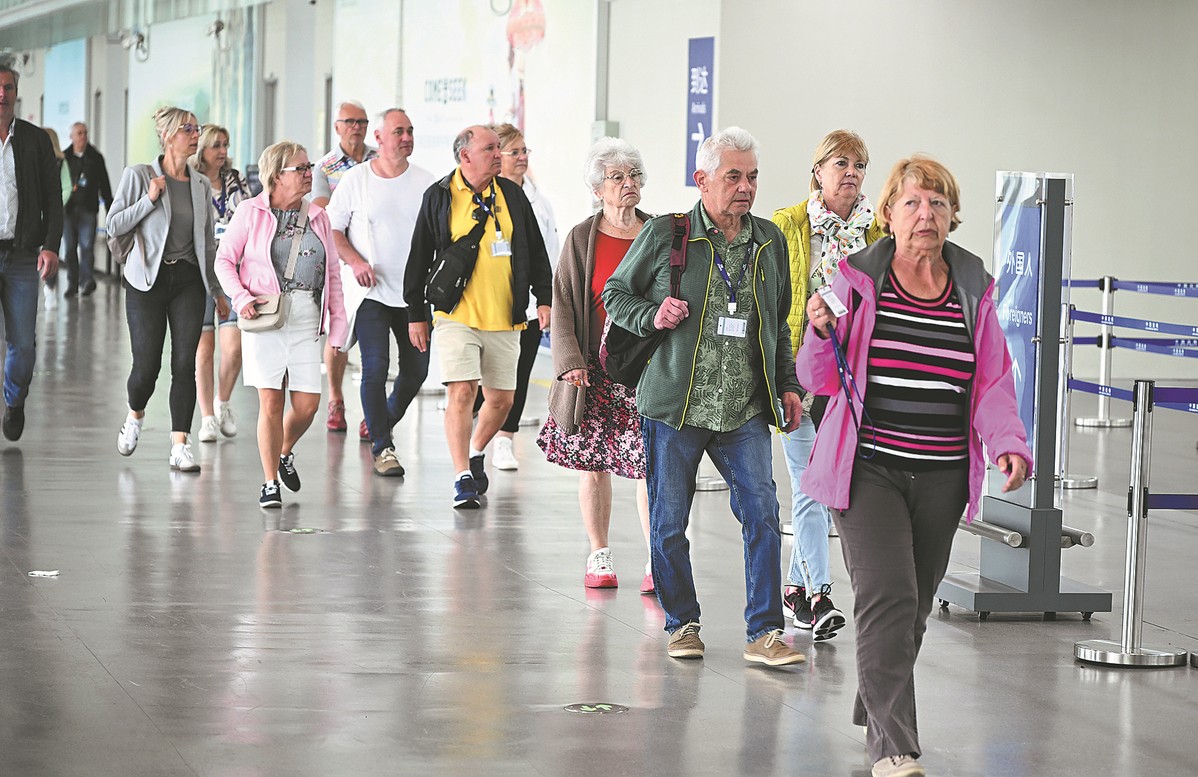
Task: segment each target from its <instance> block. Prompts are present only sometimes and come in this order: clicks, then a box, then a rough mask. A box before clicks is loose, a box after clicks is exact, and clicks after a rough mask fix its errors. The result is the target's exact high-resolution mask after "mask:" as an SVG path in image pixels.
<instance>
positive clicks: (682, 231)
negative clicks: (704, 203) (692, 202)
mask: <svg viewBox="0 0 1198 777" xmlns="http://www.w3.org/2000/svg"><path fill="white" fill-rule="evenodd" d="M690 231H691V217H690V215H689V214H686V213H675V214H674V239H673V241H672V242H671V243H670V296H671V297H673V298H674V299H681V298H682V273H683V272H684V271H685V270H686V238H687V235H689V234H690Z"/></svg>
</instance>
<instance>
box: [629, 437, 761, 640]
mask: <svg viewBox="0 0 1198 777" xmlns="http://www.w3.org/2000/svg"><path fill="white" fill-rule="evenodd" d="M765 418H766V417H765V415H764V414H761V415H758V416H756V417H754V418H752V419H750V420H749V421H747V422H746V423H745V424H744V425H743V426H741V427H740V428H739V429H736V430H734V431H731V432H713V431H711V430H710V429H700V428H698V427H694V426H683V427H682V428H681V429H675V428H674V427H672V426H670V425H669V424H667V423H663V422H661V421H654V420H653V419H651V418H644V417H642V418H641V434H642V436H643V437H644V440H645V459H646V463H647V468H648V485H649V543H650V545H651V546H652V550H651V556H650V558H651V560H652V563H653V581H654V583H655V584H656V586H657V598H658V600H659V601H660V602H661V607H662V609H663V610H665V613H666V631H668V632H670V633H673V632H674V631H676V630H678V629H679V628H681V627H682V626H684V625H685V624H687V623H689V622H691V621H698V620H699V600H698V596H697V595H696V594H695V578H694V574H693V573H692V571H691V559H690V542H689V541H688V540H687V538H686V526H687V523H688V522H689V519H690V511H691V502H692V501H694V498H695V476H696V475H697V474H698V471H699V460H700V459H702V458H703V454H704V452H706V453H707V454H708V455H710V456H711V460H712V461H713V462H714V463H715V466H716V469H717V470H719V473H720V474H721V475H722V476H723V477H724V480H725V481H726V482H727V483H728V489H729V494H730V501H731V505H732V514H733V515H735V516H736V519H737V520H738V521H740V525H741V537H742V538H743V539H744V545H745V595H746V598H747V602H746V604H745V623H746V626H747V628H746V631H747V634H748V639H749V641H752V640H755V639H757V638H758V637H760V636H761V635H762V634H765V633H766V632H767V631H771V630H773V629H780V628H782V627H783V625H784V622H783V618H782V569H781V556H782V534H781V532H780V531H779V530H778V493H777V487H776V486H775V485H774V478H773V450H772V448H771V446H770V428H769V425H768V424H767V423H766V420H765Z"/></svg>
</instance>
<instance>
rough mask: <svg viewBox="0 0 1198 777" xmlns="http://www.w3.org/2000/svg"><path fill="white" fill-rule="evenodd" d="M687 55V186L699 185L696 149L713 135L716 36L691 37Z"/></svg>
mask: <svg viewBox="0 0 1198 777" xmlns="http://www.w3.org/2000/svg"><path fill="white" fill-rule="evenodd" d="M689 52H690V53H689V56H688V57H687V67H688V70H687V87H686V106H687V107H686V182H685V185H686V186H694V185H695V153H696V152H698V150H699V144H700V143H702V142H703V141H704V140H706V139H707V138H708V137H709V136H710V135H711V130H712V126H711V123H712V116H713V115H714V113H715V110H714V109H715V101H714V99H713V96H714V89H713V87H714V86H715V80H714V78H715V38H691V39H690V47H689Z"/></svg>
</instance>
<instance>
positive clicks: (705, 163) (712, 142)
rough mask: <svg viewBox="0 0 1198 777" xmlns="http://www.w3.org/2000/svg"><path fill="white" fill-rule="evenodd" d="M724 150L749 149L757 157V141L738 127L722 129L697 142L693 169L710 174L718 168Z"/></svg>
mask: <svg viewBox="0 0 1198 777" xmlns="http://www.w3.org/2000/svg"><path fill="white" fill-rule="evenodd" d="M725 151H751V152H752V153H753V156H754V157H757V156H758V153H757V141H756V140H754V139H753V136H752V135H750V134H749V133H748V131H747V130H743V129H741V128H740V127H728V128H726V129H722V130H720V131H719V132H717V133H715V134H714V135H712V136H711V137H709V138H708V139H707V140H705V141H703V142H702V143H700V144H699V150H698V151H696V152H695V169H696V170H702V171H703V172H705V173H707V174H708V175H712V174H713V173H715V171H716V170H718V169H720V157H721V156H723V154H724V152H725Z"/></svg>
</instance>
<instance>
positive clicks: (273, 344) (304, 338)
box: [241, 291, 324, 394]
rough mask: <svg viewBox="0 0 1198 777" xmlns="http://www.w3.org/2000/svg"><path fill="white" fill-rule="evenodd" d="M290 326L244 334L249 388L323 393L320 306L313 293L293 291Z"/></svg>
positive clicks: (243, 366) (244, 369)
mask: <svg viewBox="0 0 1198 777" xmlns="http://www.w3.org/2000/svg"><path fill="white" fill-rule="evenodd" d="M290 296H291V311H290V312H289V313H288V314H287V323H285V324H283V326H282V327H280V328H279V329H272V330H271V331H269V332H242V333H241V374H242V375H243V376H244V378H243V379H244V382H245V385H247V386H253V387H254V388H269V389H281V388H283V379H284V378H286V379H287V390H288V391H303V392H305V393H308V394H319V393H320V391H321V380H320V363H321V357H322V356H323V353H324V349H323V348H322V346H321V343H320V304H319V303H318V302H317V300H316V299H314V298H313V296H312V292H309V291H293V292H290Z"/></svg>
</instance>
